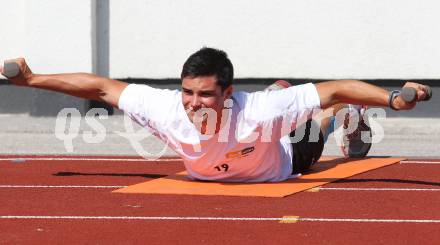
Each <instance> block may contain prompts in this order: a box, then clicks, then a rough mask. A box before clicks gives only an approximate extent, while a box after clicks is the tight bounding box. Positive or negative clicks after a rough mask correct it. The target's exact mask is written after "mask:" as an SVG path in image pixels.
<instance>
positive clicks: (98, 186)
mask: <svg viewBox="0 0 440 245" xmlns="http://www.w3.org/2000/svg"><path fill="white" fill-rule="evenodd" d="M125 187H127V186H117V185H0V188H110V189H116V188H125Z"/></svg>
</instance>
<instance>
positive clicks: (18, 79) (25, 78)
mask: <svg viewBox="0 0 440 245" xmlns="http://www.w3.org/2000/svg"><path fill="white" fill-rule="evenodd" d="M7 63H15V64H17V65H18V68H19V71H18V74H17V75H15V76H13V77H7V72H6V71H5V67H3V66H1V67H0V73H1V74H2V75H3V76H5V77H7V78H8V80H10V81H11V82H12V83H13V84H15V85H18V86H29V85H30V84H29V83H30V80H31V78H32V76H33V75H34V74H33V73H32V71H31V69H30V68H29V66H28V65H27V64H26V61H25V59H24V58H17V59H10V60H5V62H4V64H5V65H6V64H7Z"/></svg>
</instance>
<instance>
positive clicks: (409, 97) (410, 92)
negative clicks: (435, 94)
mask: <svg viewBox="0 0 440 245" xmlns="http://www.w3.org/2000/svg"><path fill="white" fill-rule="evenodd" d="M426 87H427V89H426V91H427V94H426V97H425V98H424V99H423V100H424V101H427V100H430V99H431V97H432V90H431V87H429V86H426ZM400 96H402V99H403V100H404V101H405V102H408V103H411V102H413V101H414V100H416V98H417V91H416V89H415V88H409V87H405V88H403V89H402V92H401V94H400Z"/></svg>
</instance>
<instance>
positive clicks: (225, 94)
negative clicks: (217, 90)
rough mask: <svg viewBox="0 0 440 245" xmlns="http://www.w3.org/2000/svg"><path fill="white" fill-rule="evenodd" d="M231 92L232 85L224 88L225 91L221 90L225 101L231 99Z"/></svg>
mask: <svg viewBox="0 0 440 245" xmlns="http://www.w3.org/2000/svg"><path fill="white" fill-rule="evenodd" d="M232 92H234V88H233V87H232V85H229V87H227V88H225V90H223V96H224V97H225V99H229V98H231V96H232Z"/></svg>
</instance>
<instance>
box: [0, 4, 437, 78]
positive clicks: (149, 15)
mask: <svg viewBox="0 0 440 245" xmlns="http://www.w3.org/2000/svg"><path fill="white" fill-rule="evenodd" d="M5 5H7V6H8V8H6V9H5V8H3V11H2V17H3V18H2V19H3V21H2V22H0V28H1V30H2V35H1V36H0V45H1V47H2V48H1V52H0V58H4V57H11V56H16V55H23V56H26V57H27V58H28V60H30V61H31V64H32V66H33V69H34V70H38V72H62V71H76V70H82V71H92V70H93V69H92V67H91V66H92V61H91V57H92V47H91V43H92V41H91V40H92V39H93V36H92V32H91V25H92V21H91V18H92V15H91V5H92V2H91V1H90V0H88V1H85V0H82V1H78V0H76V1H74V0H70V1H68V0H39V1H30V0H29V1H25V0H14V1H12V0H10V1H7V0H0V6H5ZM439 12H440V1H438V0H424V1H414V0H385V1H379V0H356V1H353V0H285V1H282V0H273V1H257V0H224V1H206V0H205V1H203V0H185V1H178V0H160V1H159V0H148V1H147V0H130V1H126V0H112V1H110V20H109V27H110V35H109V45H110V48H109V52H110V53H109V69H110V71H109V74H110V76H112V77H117V78H125V77H137V78H177V77H179V75H180V70H181V66H182V64H183V62H184V61H185V59H186V58H187V56H188V55H190V54H191V53H192V52H194V51H196V50H197V49H199V48H200V47H202V46H204V45H207V46H213V47H218V48H221V49H224V50H225V51H227V52H228V53H229V55H230V57H231V59H232V61H233V63H234V65H235V68H236V77H290V78H334V79H337V78H363V79H383V78H401V79H405V78H431V79H440V69H439V66H438V62H439V60H440V45H439V44H440V28H439V23H440V15H439V14H438V13H439ZM5 33H8V34H10V33H12V34H13V35H5Z"/></svg>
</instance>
